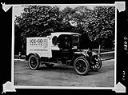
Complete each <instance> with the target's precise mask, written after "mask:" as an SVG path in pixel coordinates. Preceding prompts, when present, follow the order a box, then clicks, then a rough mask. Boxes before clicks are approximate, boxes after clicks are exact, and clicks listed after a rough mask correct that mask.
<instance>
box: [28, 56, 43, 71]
mask: <svg viewBox="0 0 128 95" xmlns="http://www.w3.org/2000/svg"><path fill="white" fill-rule="evenodd" d="M39 66H40V61H39V57H38V56H36V55H30V57H29V67H30V69H33V70H36V69H39Z"/></svg>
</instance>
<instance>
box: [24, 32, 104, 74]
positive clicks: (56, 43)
mask: <svg viewBox="0 0 128 95" xmlns="http://www.w3.org/2000/svg"><path fill="white" fill-rule="evenodd" d="M80 36H81V35H80V34H79V33H72V32H54V33H51V34H50V35H48V36H45V37H27V38H26V39H27V44H26V45H27V49H26V60H28V66H29V67H30V69H32V70H37V69H39V68H40V65H41V64H45V65H46V66H47V67H53V66H54V63H58V64H60V63H62V64H66V65H69V66H73V69H74V71H75V72H76V73H77V74H79V75H86V74H87V73H88V72H89V71H90V70H92V71H98V70H100V69H101V67H102V61H101V58H100V54H98V53H97V52H94V51H90V50H89V49H81V48H80V47H79V44H80ZM85 44H86V43H85Z"/></svg>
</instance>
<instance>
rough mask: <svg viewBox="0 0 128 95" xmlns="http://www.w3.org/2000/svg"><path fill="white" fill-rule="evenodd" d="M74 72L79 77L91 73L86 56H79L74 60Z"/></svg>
mask: <svg viewBox="0 0 128 95" xmlns="http://www.w3.org/2000/svg"><path fill="white" fill-rule="evenodd" d="M73 66H74V70H75V71H76V73H77V74H79V75H86V74H87V73H88V71H89V67H90V65H89V62H88V61H87V59H86V58H85V57H84V56H79V57H77V58H76V59H75V60H74V63H73Z"/></svg>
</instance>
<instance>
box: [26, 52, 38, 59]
mask: <svg viewBox="0 0 128 95" xmlns="http://www.w3.org/2000/svg"><path fill="white" fill-rule="evenodd" d="M31 55H35V56H37V57H38V58H39V59H40V56H39V55H38V54H37V53H30V54H29V55H27V56H26V60H28V59H29V57H30V56H31Z"/></svg>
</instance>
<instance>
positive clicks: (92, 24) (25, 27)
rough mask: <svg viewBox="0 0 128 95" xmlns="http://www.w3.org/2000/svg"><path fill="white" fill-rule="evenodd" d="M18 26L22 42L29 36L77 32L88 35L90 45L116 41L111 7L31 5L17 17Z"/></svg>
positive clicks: (113, 14)
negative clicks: (93, 42)
mask: <svg viewBox="0 0 128 95" xmlns="http://www.w3.org/2000/svg"><path fill="white" fill-rule="evenodd" d="M15 26H17V27H19V29H21V31H22V32H21V37H22V39H24V41H25V38H26V37H28V36H44V35H47V34H49V33H50V32H59V31H65V32H68V31H69V32H78V33H81V34H85V33H86V34H87V35H88V36H89V38H90V40H91V41H96V42H98V43H99V44H102V43H103V42H104V41H105V40H106V39H108V38H109V39H110V41H111V42H112V41H113V40H114V33H115V9H114V7H112V6H97V7H95V8H94V9H93V10H92V9H88V8H87V7H86V6H78V7H76V8H74V9H73V8H70V7H66V8H64V9H63V10H60V8H59V7H58V6H39V5H30V6H27V7H25V8H24V12H23V13H22V14H21V15H20V16H17V17H16V20H15Z"/></svg>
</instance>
